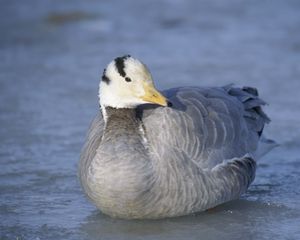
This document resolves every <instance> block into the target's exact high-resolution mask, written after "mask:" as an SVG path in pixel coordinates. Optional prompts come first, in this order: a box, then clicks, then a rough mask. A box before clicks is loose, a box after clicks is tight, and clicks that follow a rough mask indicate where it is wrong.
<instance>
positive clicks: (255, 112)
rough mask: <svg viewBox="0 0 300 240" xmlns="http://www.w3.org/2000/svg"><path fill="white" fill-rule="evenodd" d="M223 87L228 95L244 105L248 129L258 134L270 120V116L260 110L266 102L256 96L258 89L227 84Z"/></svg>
mask: <svg viewBox="0 0 300 240" xmlns="http://www.w3.org/2000/svg"><path fill="white" fill-rule="evenodd" d="M224 89H225V90H226V91H227V92H228V94H229V95H231V96H234V97H236V98H237V99H239V100H240V101H241V102H242V103H243V105H244V109H245V112H244V117H245V119H246V121H247V123H248V127H249V129H252V130H253V131H256V132H257V134H258V135H259V136H260V135H261V134H262V132H263V129H264V125H265V124H266V123H269V122H270V118H269V117H268V116H267V115H266V114H265V113H264V111H263V110H262V106H264V105H266V102H265V101H264V100H262V99H261V98H259V97H258V91H257V89H256V88H253V87H243V88H237V87H233V86H232V85H227V86H225V87H224Z"/></svg>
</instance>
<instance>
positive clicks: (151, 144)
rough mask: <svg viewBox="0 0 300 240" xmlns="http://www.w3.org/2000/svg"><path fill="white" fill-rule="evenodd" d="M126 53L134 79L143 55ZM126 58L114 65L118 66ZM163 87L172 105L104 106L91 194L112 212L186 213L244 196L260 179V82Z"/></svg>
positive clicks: (83, 165)
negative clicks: (257, 174)
mask: <svg viewBox="0 0 300 240" xmlns="http://www.w3.org/2000/svg"><path fill="white" fill-rule="evenodd" d="M121 59H123V62H122V64H123V65H122V66H121V67H123V68H122V69H123V70H124V72H125V74H126V69H127V68H129V69H131V76H130V78H131V79H132V81H135V74H134V71H132V66H128V64H134V61H138V60H134V61H133V60H132V59H131V57H129V56H126V57H124V58H121ZM128 59H130V61H127V60H128ZM120 61H121V60H120V58H119V59H118V61H115V62H114V63H115V64H111V66H110V67H111V68H112V69H110V70H109V71H115V74H116V73H118V71H119V70H120V66H115V65H116V63H120ZM122 69H121V70H122ZM145 69H146V68H145ZM145 71H146V70H145ZM122 75H124V73H123V74H122ZM149 75H150V74H149ZM120 76H121V75H120ZM147 76H148V75H147ZM110 81H111V82H113V81H117V80H115V79H110ZM120 81H121V77H120ZM147 81H149V79H147ZM101 84H106V86H105V87H107V88H109V84H108V83H106V82H103V83H101ZM101 84H100V87H101ZM128 84H129V83H128ZM124 86H125V85H124ZM128 86H130V84H129V85H128ZM163 94H164V95H165V96H166V97H167V99H168V100H169V101H170V102H171V103H172V107H162V106H158V105H153V104H152V105H149V104H146V105H145V104H142V105H140V104H137V105H136V107H132V102H131V103H130V104H131V105H130V107H128V108H126V107H124V105H122V107H121V108H118V107H116V106H115V105H114V107H111V106H109V105H106V106H102V108H105V114H106V119H105V121H104V120H103V118H102V114H101V113H99V114H98V115H97V117H96V118H95V120H94V121H93V123H92V125H91V127H90V131H89V134H88V136H87V140H86V143H85V146H84V148H83V151H82V154H81V159H80V164H79V165H80V166H79V175H80V180H81V183H82V186H83V189H84V191H85V193H86V194H87V196H88V197H89V198H90V199H91V201H92V202H93V203H94V204H95V205H96V206H97V207H98V208H99V209H101V211H102V212H104V213H106V214H108V215H110V216H113V217H119V218H127V219H134V218H140V219H142V218H164V217H174V216H181V215H187V214H190V213H194V212H199V211H203V210H206V209H209V208H212V207H214V206H216V205H218V204H221V203H224V202H226V201H229V200H232V199H237V198H239V196H240V195H241V194H242V193H244V192H245V191H246V190H247V188H248V186H249V185H250V183H251V182H252V181H253V180H254V177H255V169H256V159H255V157H258V156H257V149H258V145H259V144H260V136H261V133H262V131H263V127H264V124H265V123H268V122H269V121H270V120H269V118H268V117H267V116H266V114H265V113H264V112H263V111H262V109H261V106H262V105H264V104H265V103H264V101H263V100H261V99H260V98H259V97H258V94H257V90H256V89H254V88H250V87H245V88H236V87H233V86H231V85H229V86H225V87H210V88H209V87H208V88H204V87H180V88H174V89H169V90H166V91H164V92H163ZM118 99H120V98H119V97H118ZM106 101H108V100H106ZM143 101H145V100H143ZM151 101H152V100H151ZM151 101H150V100H149V102H151ZM114 104H115V101H114ZM160 105H162V104H160ZM265 142H266V141H265ZM267 143H268V144H267V145H268V146H269V149H271V148H272V147H274V146H275V143H274V142H273V141H268V142H267Z"/></svg>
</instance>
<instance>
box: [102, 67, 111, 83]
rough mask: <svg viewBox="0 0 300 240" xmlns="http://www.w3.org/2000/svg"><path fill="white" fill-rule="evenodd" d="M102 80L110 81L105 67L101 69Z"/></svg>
mask: <svg viewBox="0 0 300 240" xmlns="http://www.w3.org/2000/svg"><path fill="white" fill-rule="evenodd" d="M102 81H103V82H105V83H106V84H109V83H110V79H109V78H108V77H107V76H106V69H104V71H103V75H102Z"/></svg>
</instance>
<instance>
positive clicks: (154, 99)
mask: <svg viewBox="0 0 300 240" xmlns="http://www.w3.org/2000/svg"><path fill="white" fill-rule="evenodd" d="M144 90H145V95H144V96H142V97H141V99H142V100H144V101H145V102H149V103H154V104H158V105H161V106H168V102H167V99H166V98H165V97H164V96H163V95H162V94H161V93H160V92H159V91H157V90H156V89H155V87H154V86H153V85H152V84H144Z"/></svg>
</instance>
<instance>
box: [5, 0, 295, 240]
mask: <svg viewBox="0 0 300 240" xmlns="http://www.w3.org/2000/svg"><path fill="white" fill-rule="evenodd" d="M0 12H1V21H0V33H1V37H0V59H1V62H0V126H1V128H0V140H1V144H0V164H1V167H0V223H1V225H0V239H19V240H20V239H50V240H51V239H114V240H117V239H223V240H226V239H300V227H299V226H300V207H299V203H300V157H299V153H300V150H299V149H300V111H299V110H300V100H299V92H300V28H299V26H300V14H299V13H300V2H299V1H296V0H286V1H279V0H278V1H277V0H275V1H261V0H253V1H242V0H232V1H218V0H206V1H204V0H202V1H197V0H191V1H183V0H176V1H171V0H153V1H133V0H126V1H115V0H113V1H86V2H85V3H83V1H79V0H78V1H77V0H74V1H67V0H61V1H51V0H44V1H39V0H28V1H18V0H10V1H1V8H0ZM127 53H130V54H131V55H133V56H136V57H138V58H140V59H142V60H143V61H144V62H145V63H146V64H147V65H148V67H149V68H150V70H151V72H152V74H153V77H154V79H155V81H156V85H157V86H158V88H160V89H164V88H169V87H175V86H179V85H218V86H221V85H225V84H228V83H235V84H238V85H247V86H255V87H257V88H258V89H259V92H260V95H261V96H262V98H263V99H265V100H266V101H267V102H268V103H269V104H270V105H269V106H267V107H266V112H267V113H268V114H269V116H270V118H271V119H272V122H271V124H270V125H269V126H267V127H266V131H265V132H266V135H267V136H268V137H271V138H273V139H276V140H277V141H278V142H279V143H280V144H281V146H280V147H278V148H277V149H275V150H274V151H272V152H271V153H270V154H269V155H267V156H266V157H265V158H264V159H261V160H260V161H259V163H258V171H257V177H256V180H255V182H254V183H253V184H252V186H251V187H250V189H249V191H248V192H247V193H246V194H245V195H244V196H243V197H242V199H241V200H237V201H233V202H230V203H227V204H224V205H222V206H219V207H217V208H216V209H213V210H212V211H208V212H204V213H200V214H197V215H193V216H187V217H181V218H174V219H164V220H159V221H124V220H116V219H111V218H109V217H107V216H105V215H103V214H101V213H100V212H99V211H98V210H96V209H95V207H94V206H93V205H91V204H90V203H89V202H88V201H87V200H86V198H85V197H84V195H83V193H82V192H81V189H80V186H79V183H78V180H77V176H76V175H77V163H78V158H79V154H80V149H81V147H82V145H83V142H84V137H85V133H86V131H87V128H88V126H89V123H90V121H91V119H92V117H93V116H94V115H95V114H96V112H97V111H98V110H99V109H98V99H97V91H98V89H97V88H98V81H99V79H100V75H101V73H102V71H103V68H104V66H105V65H106V64H107V63H108V62H109V61H111V60H112V59H113V58H114V57H116V56H119V55H123V54H127Z"/></svg>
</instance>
